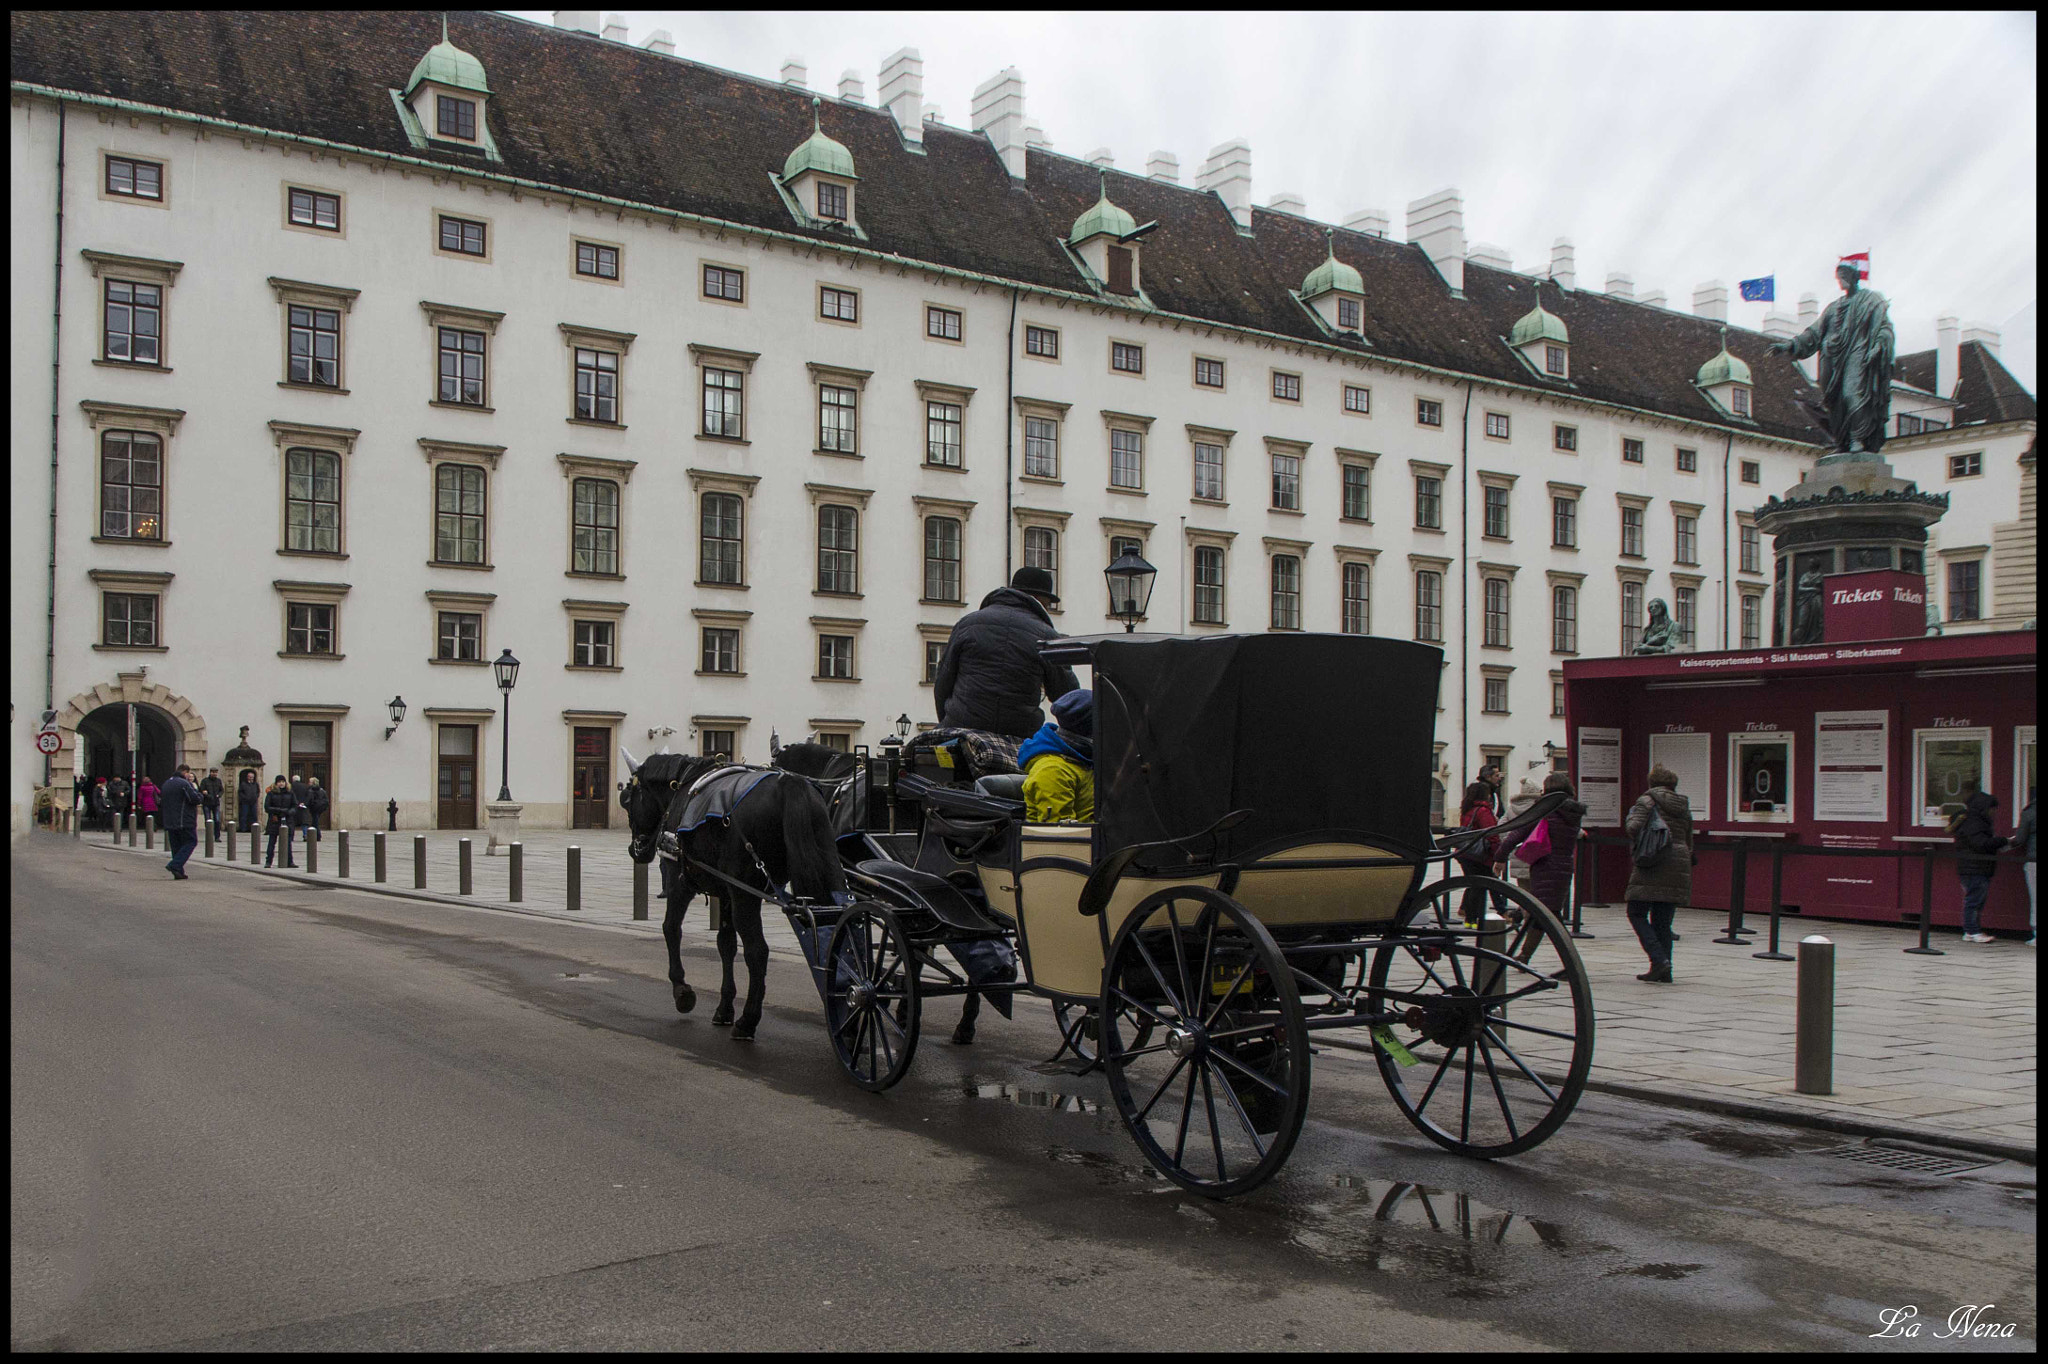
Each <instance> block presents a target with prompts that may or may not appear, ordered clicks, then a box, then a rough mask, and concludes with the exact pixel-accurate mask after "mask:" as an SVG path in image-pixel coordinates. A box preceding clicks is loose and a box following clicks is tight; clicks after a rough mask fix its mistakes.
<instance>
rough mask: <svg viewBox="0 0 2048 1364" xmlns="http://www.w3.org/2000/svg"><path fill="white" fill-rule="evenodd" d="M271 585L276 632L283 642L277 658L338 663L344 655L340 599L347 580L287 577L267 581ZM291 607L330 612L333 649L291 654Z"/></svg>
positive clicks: (344, 591)
mask: <svg viewBox="0 0 2048 1364" xmlns="http://www.w3.org/2000/svg"><path fill="white" fill-rule="evenodd" d="M270 586H271V588H272V589H273V590H275V591H276V593H277V596H278V611H279V617H280V619H279V625H280V633H281V634H282V636H283V644H284V646H285V647H281V648H279V649H278V651H277V656H278V657H279V658H288V659H291V660H292V661H294V662H300V663H306V662H313V663H339V662H341V661H342V660H343V659H345V658H347V657H348V655H347V654H345V653H343V652H342V651H341V601H342V598H344V597H346V596H347V595H348V594H349V588H350V586H351V585H350V584H348V583H323V582H302V581H293V580H291V579H288V578H275V579H272V580H271V584H270ZM294 606H326V607H330V608H332V609H333V611H334V626H333V633H334V649H333V651H332V652H331V653H324V654H295V653H292V652H290V647H289V646H290V644H291V628H292V608H293V607H294Z"/></svg>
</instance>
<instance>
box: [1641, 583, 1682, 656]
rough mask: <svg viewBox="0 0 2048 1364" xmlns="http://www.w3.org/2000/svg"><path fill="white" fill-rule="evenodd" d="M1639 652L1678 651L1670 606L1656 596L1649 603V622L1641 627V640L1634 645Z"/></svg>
mask: <svg viewBox="0 0 2048 1364" xmlns="http://www.w3.org/2000/svg"><path fill="white" fill-rule="evenodd" d="M1636 652H1637V653H1639V654H1675V653H1677V652H1678V631H1677V630H1676V629H1675V628H1674V627H1673V626H1672V623H1671V608H1670V607H1668V606H1666V605H1665V604H1664V599H1663V598H1662V597H1658V598H1657V599H1656V600H1654V601H1652V602H1651V603H1650V623H1649V624H1648V625H1646V626H1644V627H1643V638H1642V642H1641V643H1639V644H1637V645H1636Z"/></svg>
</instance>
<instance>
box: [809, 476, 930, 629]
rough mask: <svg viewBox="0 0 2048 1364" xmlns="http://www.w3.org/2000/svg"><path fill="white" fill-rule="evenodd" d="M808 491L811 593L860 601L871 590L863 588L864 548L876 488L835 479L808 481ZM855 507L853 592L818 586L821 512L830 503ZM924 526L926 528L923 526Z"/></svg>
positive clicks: (830, 504)
mask: <svg viewBox="0 0 2048 1364" xmlns="http://www.w3.org/2000/svg"><path fill="white" fill-rule="evenodd" d="M804 491H805V492H806V493H808V494H809V495H810V499H811V595H812V596H814V597H838V598H842V599H845V600H848V601H858V600H860V599H861V598H862V597H864V596H866V595H867V594H866V593H865V592H864V591H863V590H862V589H863V588H864V587H865V585H866V582H867V566H866V565H865V564H863V563H862V562H861V558H862V552H863V550H865V548H866V546H867V538H868V535H867V524H866V523H867V512H868V502H869V500H870V499H872V498H873V497H874V495H875V490H874V489H873V488H847V487H842V486H840V485H838V484H834V483H806V484H804ZM828 506H832V507H845V506H851V507H852V508H853V590H852V591H851V592H828V591H826V590H825V589H823V588H821V587H819V586H818V564H819V559H820V556H822V555H823V553H824V545H823V544H822V542H821V541H820V539H819V537H820V536H821V535H822V534H823V533H824V527H823V526H822V525H821V524H820V522H819V516H820V514H821V513H822V512H823V510H824V509H825V508H826V507H828ZM920 529H922V528H920Z"/></svg>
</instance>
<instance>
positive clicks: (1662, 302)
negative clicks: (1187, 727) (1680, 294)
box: [1636, 289, 1670, 308]
mask: <svg viewBox="0 0 2048 1364" xmlns="http://www.w3.org/2000/svg"><path fill="white" fill-rule="evenodd" d="M1636 302H1638V303H1640V304H1642V305H1644V306H1645V307H1649V308H1663V307H1667V306H1669V304H1670V299H1669V298H1667V297H1666V295H1665V293H1664V291H1663V290H1662V289H1651V290H1649V291H1647V292H1646V293H1644V295H1643V296H1642V297H1641V298H1639V299H1637V300H1636Z"/></svg>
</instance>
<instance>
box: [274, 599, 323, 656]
mask: <svg viewBox="0 0 2048 1364" xmlns="http://www.w3.org/2000/svg"><path fill="white" fill-rule="evenodd" d="M284 611H285V625H284V651H285V652H286V653H288V654H331V653H333V652H334V607H333V606H332V605H329V604H325V603H315V602H301V601H295V602H287V603H286V604H285V608H284Z"/></svg>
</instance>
